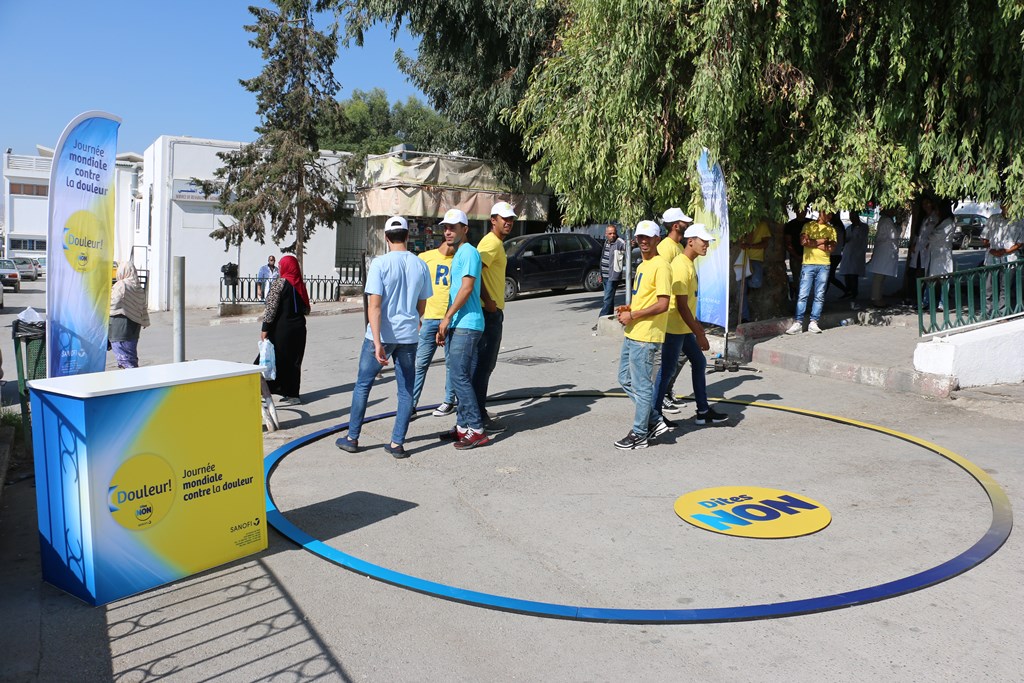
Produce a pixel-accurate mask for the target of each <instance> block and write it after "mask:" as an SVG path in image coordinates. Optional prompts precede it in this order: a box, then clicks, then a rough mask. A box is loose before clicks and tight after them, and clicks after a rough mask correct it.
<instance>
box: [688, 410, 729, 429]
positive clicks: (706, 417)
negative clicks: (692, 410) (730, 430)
mask: <svg viewBox="0 0 1024 683" xmlns="http://www.w3.org/2000/svg"><path fill="white" fill-rule="evenodd" d="M728 420H729V416H728V415H723V414H722V413H719V412H717V411H716V410H715V409H714V408H708V409H707V411H705V412H703V413H702V412H699V411H698V412H697V417H696V419H695V420H694V422H696V423H697V424H699V425H706V424H714V423H716V422H728Z"/></svg>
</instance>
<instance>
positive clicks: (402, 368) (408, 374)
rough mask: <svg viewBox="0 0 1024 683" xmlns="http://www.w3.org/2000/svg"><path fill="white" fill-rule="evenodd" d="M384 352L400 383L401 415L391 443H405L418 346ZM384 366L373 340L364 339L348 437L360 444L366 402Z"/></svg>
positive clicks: (390, 346)
mask: <svg viewBox="0 0 1024 683" xmlns="http://www.w3.org/2000/svg"><path fill="white" fill-rule="evenodd" d="M384 353H386V354H387V355H388V357H390V358H391V360H392V361H394V363H395V382H396V383H397V384H398V412H397V413H396V414H395V427H394V429H393V430H392V432H391V442H392V443H396V444H402V443H405V433H406V431H407V430H408V429H409V416H410V415H412V383H413V378H414V377H415V376H416V344H384ZM382 367H384V366H383V365H381V364H380V363H378V362H377V357H376V356H375V355H374V351H373V341H371V340H369V339H366V338H365V337H364V338H363V348H362V350H360V352H359V374H358V375H357V377H356V387H355V389H353V390H352V410H351V413H350V415H349V418H348V438H350V439H352V440H353V441H359V432H360V430H361V429H362V427H363V417H365V416H366V401H367V399H368V398H369V397H370V387H372V386H373V382H374V380H375V379H377V375H378V373H380V369H381V368H382Z"/></svg>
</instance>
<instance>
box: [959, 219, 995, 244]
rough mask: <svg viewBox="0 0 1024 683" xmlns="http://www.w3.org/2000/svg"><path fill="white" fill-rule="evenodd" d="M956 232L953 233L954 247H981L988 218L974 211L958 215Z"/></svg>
mask: <svg viewBox="0 0 1024 683" xmlns="http://www.w3.org/2000/svg"><path fill="white" fill-rule="evenodd" d="M955 218H956V232H954V233H953V248H954V249H981V248H982V247H983V246H984V244H983V243H982V241H981V233H982V232H983V231H984V230H985V224H986V223H988V218H986V217H985V216H982V215H979V214H974V213H960V214H957V215H956V217H955Z"/></svg>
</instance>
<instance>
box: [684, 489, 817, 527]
mask: <svg viewBox="0 0 1024 683" xmlns="http://www.w3.org/2000/svg"><path fill="white" fill-rule="evenodd" d="M674 508H675V511H676V514H677V515H679V517H680V518H682V519H683V521H685V522H688V523H690V524H692V525H694V526H696V527H700V528H701V529H706V530H708V531H714V532H716V533H719V534H727V535H729V536H744V537H746V538H793V537H795V536H805V535H807V534H813V533H814V532H816V531H821V530H822V529H824V528H825V527H827V526H828V525H829V523H830V522H831V521H832V514H831V513H830V512H829V511H828V509H827V508H826V507H825V506H824V505H822V504H821V503H819V502H817V501H816V500H813V499H811V498H808V497H807V496H805V495H802V494H795V493H790V492H788V491H780V490H779V489H767V488H761V487H757V486H723V487H719V488H712V489H701V490H700V491H693V492H692V493H687V494H685V495H682V496H680V497H679V498H678V499H677V500H676V502H675V505H674Z"/></svg>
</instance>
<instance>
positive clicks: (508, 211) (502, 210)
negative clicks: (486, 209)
mask: <svg viewBox="0 0 1024 683" xmlns="http://www.w3.org/2000/svg"><path fill="white" fill-rule="evenodd" d="M491 215H492V216H501V217H502V218H515V217H516V210H515V209H513V208H512V205H511V204H509V203H508V202H498V203H497V204H495V205H494V206H492V207H491Z"/></svg>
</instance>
